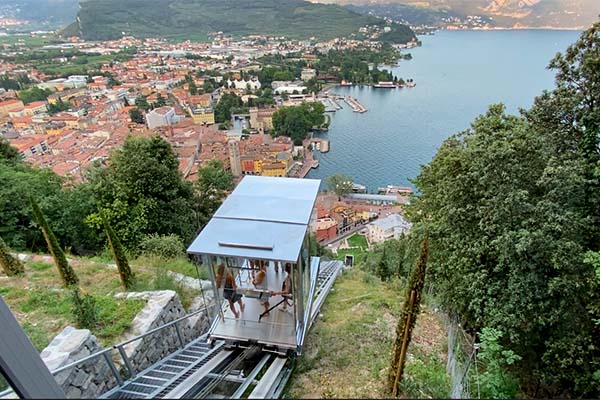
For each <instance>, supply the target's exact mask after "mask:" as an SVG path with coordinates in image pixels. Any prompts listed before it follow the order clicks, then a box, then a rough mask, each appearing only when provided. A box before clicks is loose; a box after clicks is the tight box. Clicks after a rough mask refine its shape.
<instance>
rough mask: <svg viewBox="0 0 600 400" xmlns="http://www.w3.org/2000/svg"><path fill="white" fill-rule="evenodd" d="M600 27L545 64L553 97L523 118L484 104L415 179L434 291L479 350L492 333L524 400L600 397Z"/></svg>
mask: <svg viewBox="0 0 600 400" xmlns="http://www.w3.org/2000/svg"><path fill="white" fill-rule="evenodd" d="M599 29H600V23H598V24H596V25H594V27H593V28H591V29H590V30H588V31H586V32H584V33H583V35H582V37H581V39H580V40H579V41H578V42H577V43H576V44H574V45H573V46H571V47H570V48H569V49H568V50H567V51H566V53H565V54H564V55H558V56H557V57H556V58H555V59H554V60H552V62H551V64H550V67H551V68H552V69H554V70H555V71H556V72H557V75H556V88H555V89H554V90H552V91H549V92H545V93H543V94H542V95H541V96H540V97H538V98H537V99H536V100H535V103H534V105H533V107H532V108H531V109H530V110H528V111H526V112H524V114H523V115H522V116H511V115H507V114H506V112H505V109H504V107H503V106H502V105H493V106H491V107H490V108H489V110H488V112H487V113H486V114H484V115H482V116H480V117H478V118H477V119H476V120H475V121H474V123H473V124H472V126H471V128H470V129H468V130H467V131H464V132H461V133H459V134H456V135H454V136H452V137H450V138H449V139H447V140H446V141H445V142H444V143H443V145H442V146H441V148H440V149H439V151H438V153H437V154H436V156H435V157H434V159H433V160H432V161H431V162H430V163H429V164H428V165H426V166H424V167H423V169H422V171H421V173H420V175H419V176H418V178H417V179H416V181H415V183H416V185H417V187H418V189H419V192H420V196H419V197H418V198H417V199H416V200H415V202H414V203H413V205H412V206H411V207H410V213H411V215H412V218H413V220H414V221H416V222H417V224H416V225H415V228H416V229H417V231H419V230H421V231H422V230H424V229H423V228H426V229H427V231H428V232H430V235H431V236H430V239H431V242H430V243H431V252H430V256H431V257H430V261H431V264H430V266H431V278H432V280H431V285H432V286H433V287H434V289H435V291H436V292H437V294H438V296H439V298H440V300H441V301H442V302H443V304H444V306H445V307H446V309H447V310H449V311H451V312H454V313H457V314H458V315H459V316H460V317H461V319H462V321H464V326H465V327H466V329H468V330H469V331H470V332H472V333H474V334H478V333H482V336H481V337H480V338H479V339H480V340H487V341H490V338H489V336H490V334H489V332H493V333H494V334H493V342H494V343H496V344H497V345H498V346H501V348H503V349H506V350H505V351H499V352H497V357H499V359H497V360H496V363H498V364H499V365H502V366H503V368H505V370H506V371H509V372H510V373H511V374H512V376H513V377H514V378H515V379H516V380H517V381H518V382H519V385H518V386H519V388H518V390H519V391H520V392H522V393H524V394H526V395H528V396H534V397H540V396H541V397H551V396H560V397H565V396H569V397H571V396H575V397H580V396H584V397H597V396H598V395H600V392H599V388H600V385H599V382H600V347H599V346H598V341H597V338H598V337H600V336H599V333H600V325H599V324H598V323H597V321H598V319H599V317H600V307H598V305H599V304H600V303H599V301H598V299H599V291H598V289H599V287H598V275H597V271H595V268H594V263H593V262H589V260H590V256H589V254H595V253H594V252H597V251H598V249H599V240H600V237H599V232H598V227H599V226H600V224H599V222H600V221H599V215H600V206H599V204H600V190H599V183H598V182H599V180H598V178H600V163H599V159H600V153H599V147H598V139H599V138H598V133H599V127H600V91H599V90H597V88H598V87H599V85H600V68H598V66H599V65H598V60H600V35H599V33H600V31H599ZM590 252H591V253H590ZM592 258H593V257H592ZM490 329H492V330H493V331H490ZM485 332H487V334H486V335H487V336H486V335H483V333H485ZM484 336H485V337H484ZM497 393H498V392H497ZM502 393H504V394H505V395H506V394H507V393H506V392H502ZM515 394H516V393H510V394H509V395H510V396H511V397H512V396H514V395H515Z"/></svg>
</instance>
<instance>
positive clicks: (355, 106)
mask: <svg viewBox="0 0 600 400" xmlns="http://www.w3.org/2000/svg"><path fill="white" fill-rule="evenodd" d="M344 101H345V102H346V103H347V104H348V105H349V106H350V107H351V108H352V111H354V112H357V113H364V112H367V109H366V108H365V107H364V106H363V105H362V104H360V103H359V102H358V100H356V99H355V98H354V97H352V96H344Z"/></svg>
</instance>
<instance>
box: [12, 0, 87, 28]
mask: <svg viewBox="0 0 600 400" xmlns="http://www.w3.org/2000/svg"><path fill="white" fill-rule="evenodd" d="M77 4H78V1H77V0H0V16H4V17H8V18H16V19H19V20H23V21H26V22H28V25H29V26H30V27H32V28H58V27H61V26H65V25H67V24H69V23H71V22H72V21H73V19H74V18H75V16H76V15H77Z"/></svg>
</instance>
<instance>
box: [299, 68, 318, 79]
mask: <svg viewBox="0 0 600 400" xmlns="http://www.w3.org/2000/svg"><path fill="white" fill-rule="evenodd" d="M316 76H317V70H315V69H313V68H302V72H301V73H300V79H302V80H303V81H309V80H311V79H312V78H315V77H316Z"/></svg>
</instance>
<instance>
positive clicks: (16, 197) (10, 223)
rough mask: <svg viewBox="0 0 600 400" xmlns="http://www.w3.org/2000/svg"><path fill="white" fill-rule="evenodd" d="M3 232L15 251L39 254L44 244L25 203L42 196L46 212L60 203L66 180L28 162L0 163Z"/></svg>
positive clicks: (0, 209)
mask: <svg viewBox="0 0 600 400" xmlns="http://www.w3.org/2000/svg"><path fill="white" fill-rule="evenodd" d="M0 182H2V184H0V232H1V233H2V237H3V238H4V240H5V241H6V243H7V244H8V246H9V247H11V248H13V249H19V250H24V249H30V250H32V249H34V250H38V249H39V245H40V244H41V242H42V241H43V237H42V234H41V232H40V230H39V229H37V228H35V227H33V226H32V221H33V211H32V209H31V207H24V206H23V199H27V198H29V196H32V195H35V196H38V197H39V198H40V200H41V202H42V205H43V206H44V209H48V210H51V211H58V210H57V209H54V207H53V206H54V204H56V203H57V202H60V197H61V188H62V179H61V178H60V177H59V176H57V175H56V174H55V173H54V172H52V170H50V169H44V170H40V169H35V168H32V167H30V166H29V165H27V164H26V163H24V162H17V163H15V164H13V165H10V164H7V163H5V162H3V161H1V159H0Z"/></svg>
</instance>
